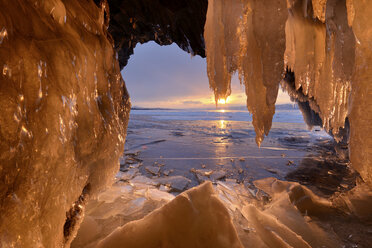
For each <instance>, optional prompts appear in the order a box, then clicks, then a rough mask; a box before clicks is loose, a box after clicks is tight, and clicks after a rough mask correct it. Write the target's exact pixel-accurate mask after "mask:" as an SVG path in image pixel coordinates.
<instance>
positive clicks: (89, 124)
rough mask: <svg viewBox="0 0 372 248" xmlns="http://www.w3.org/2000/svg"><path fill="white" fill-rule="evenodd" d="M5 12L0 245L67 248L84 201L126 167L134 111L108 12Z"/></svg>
mask: <svg viewBox="0 0 372 248" xmlns="http://www.w3.org/2000/svg"><path fill="white" fill-rule="evenodd" d="M0 9H1V11H0V30H1V31H0V66H1V74H0V81H1V83H0V105H1V110H2V111H0V148H1V156H0V199H1V201H0V246H1V247H63V246H64V245H65V246H66V247H68V244H69V243H70V242H71V240H72V238H73V237H74V233H76V231H77V228H78V227H79V222H80V221H81V220H82V217H83V216H82V215H83V213H84V211H83V209H84V206H83V205H84V201H85V199H86V198H88V197H89V196H94V195H95V193H96V192H98V191H100V190H101V189H103V188H104V187H106V185H107V184H111V182H112V179H113V177H114V175H115V174H116V172H117V171H118V169H119V163H118V158H119V156H120V155H121V154H122V151H123V148H124V140H125V135H126V126H127V121H128V117H129V116H128V112H129V109H130V103H129V97H128V94H127V92H126V89H125V85H124V81H123V80H122V78H121V74H120V68H119V65H118V62H117V58H116V55H115V53H114V50H113V47H112V42H111V41H110V37H109V35H108V34H107V20H105V18H104V11H105V9H104V7H102V8H101V9H100V8H98V7H97V6H96V5H95V4H94V2H93V1H75V0H64V1H60V0H47V1H38V0H36V1H8V0H1V1H0ZM83 191H84V192H83ZM70 210H71V211H70ZM66 213H67V215H68V216H69V219H68V221H66ZM65 222H66V224H65ZM64 227H65V228H64Z"/></svg>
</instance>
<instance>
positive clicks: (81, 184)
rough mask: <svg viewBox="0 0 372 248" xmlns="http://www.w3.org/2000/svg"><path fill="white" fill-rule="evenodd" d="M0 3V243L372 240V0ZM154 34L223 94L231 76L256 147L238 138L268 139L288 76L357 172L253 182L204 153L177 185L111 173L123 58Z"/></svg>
mask: <svg viewBox="0 0 372 248" xmlns="http://www.w3.org/2000/svg"><path fill="white" fill-rule="evenodd" d="M0 9H1V12H0V68H2V71H1V75H0V102H1V104H0V105H1V109H2V111H1V112H0V136H1V139H0V150H1V156H0V161H1V162H0V247H48V248H49V247H109V248H111V247H113V248H114V247H128V248H130V247H133V248H134V247H141V248H143V247H149V248H150V247H154V248H155V247H185V248H186V247H188V248H190V247H226V248H227V247H262V248H264V247H270V248H274V247H275V248H276V247H366V248H367V247H372V208H371V204H372V191H371V187H372V125H371V124H370V123H371V122H372V68H371V67H370V66H372V19H370V14H371V13H372V2H371V1H368V0H311V1H310V0H209V1H208V0H178V1H171V0H0ZM149 41H151V42H156V43H157V44H158V45H171V44H176V45H177V46H178V47H179V48H180V49H182V50H183V52H185V53H189V54H191V56H197V57H201V58H206V71H207V75H208V79H209V87H210V90H211V92H212V93H213V95H214V99H215V103H216V104H223V103H226V101H227V99H228V98H229V97H230V96H232V94H233V93H234V92H233V88H232V86H231V80H232V78H233V77H234V75H237V77H238V80H239V82H240V83H241V84H242V85H243V86H244V91H245V97H246V98H245V100H244V101H245V103H246V111H247V112H249V113H250V114H251V115H252V121H251V122H250V123H251V124H252V130H253V129H254V132H255V135H254V137H253V138H252V143H255V144H254V147H255V148H253V146H250V147H252V148H250V147H248V146H245V145H244V144H243V143H242V144H243V145H239V148H240V149H242V150H243V149H264V148H265V145H264V144H265V143H264V142H265V138H266V139H268V138H269V137H270V136H268V135H270V130H272V131H275V127H274V126H273V117H274V115H275V113H276V107H275V106H276V105H275V103H276V101H277V97H278V92H279V89H280V88H281V89H283V90H285V91H286V92H287V93H288V94H289V96H290V97H291V100H292V101H293V102H295V103H296V104H297V105H298V108H299V109H300V110H301V112H302V114H303V116H304V120H305V122H306V123H307V125H308V126H309V127H312V126H320V127H321V128H322V129H323V130H324V131H325V132H327V133H329V134H330V135H331V136H332V140H334V143H333V144H334V147H332V149H333V150H335V154H336V155H335V156H336V157H337V156H343V158H344V159H347V163H345V168H347V171H352V172H353V175H355V178H354V179H355V180H354V181H353V183H352V185H351V184H350V185H348V186H347V187H346V186H345V187H344V190H340V187H334V190H332V191H331V193H329V194H326V195H322V194H318V192H317V191H316V190H314V188H313V187H312V184H315V183H316V180H315V181H311V180H308V181H307V183H306V184H304V183H302V182H303V181H301V180H300V181H298V180H297V181H296V180H290V179H288V177H286V179H288V180H284V179H283V180H282V179H278V177H275V176H274V177H262V178H260V179H258V180H252V181H251V182H249V185H248V184H244V183H239V182H237V181H234V182H233V181H231V180H230V181H229V180H227V179H226V180H218V179H220V178H222V177H221V176H219V175H218V173H216V172H215V171H211V172H209V171H207V170H203V169H204V167H203V169H195V170H194V169H193V170H192V171H191V172H190V173H193V174H194V175H195V177H196V178H197V179H198V180H199V179H201V180H200V184H199V185H194V186H195V187H189V188H187V189H186V188H185V187H184V186H182V185H183V184H184V183H189V182H188V181H187V180H186V182H185V180H184V179H182V178H181V177H177V176H173V177H172V178H173V179H174V181H172V183H173V182H174V185H181V186H180V188H179V189H180V190H179V191H178V192H177V194H171V193H170V192H168V190H164V189H166V188H167V187H168V188H169V187H172V185H164V183H162V182H161V180H162V179H161V178H158V179H149V178H147V177H144V176H136V177H133V176H131V175H130V173H131V172H133V171H136V173H137V171H138V168H137V167H136V166H137V165H136V164H135V163H131V164H130V166H131V167H130V168H129V169H128V170H127V171H126V172H125V173H122V172H119V167H120V159H121V158H122V156H123V152H124V149H125V148H124V147H125V146H124V144H125V142H126V138H127V134H128V135H130V133H127V130H128V129H127V128H128V122H129V117H130V112H131V108H132V106H131V99H130V93H131V92H130V91H129V93H128V90H127V88H126V84H125V82H124V80H123V77H122V74H121V71H122V70H123V68H125V67H126V66H127V65H128V61H129V60H130V57H131V56H134V55H132V54H133V52H135V47H136V46H137V45H139V44H144V43H146V42H149ZM180 51H181V50H180ZM143 70H144V71H145V70H146V68H143ZM235 77H236V76H235ZM124 79H125V78H124ZM151 87H153V88H156V87H157V85H155V84H154V85H152V86H151ZM208 90H209V89H208ZM277 111H278V110H277ZM224 125H225V124H224V123H223V122H221V128H222V126H224ZM247 125H248V124H247ZM225 126H226V125H225ZM224 128H225V127H224ZM174 135H175V136H177V137H180V138H181V139H182V138H183V134H180V133H177V132H176V133H175V134H174ZM288 139H290V137H289V138H288ZM253 140H254V141H253ZM260 146H261V148H259V147H260ZM340 147H342V148H343V149H341V148H340ZM180 149H182V148H180ZM310 149H311V148H310ZM345 150H346V152H345ZM220 151H221V150H217V152H220ZM226 151H228V149H227V148H226V149H225V150H224V152H226ZM185 152H187V151H186V148H185ZM228 158H229V159H231V161H233V158H232V157H228ZM131 159H132V160H135V158H134V157H131ZM242 161H243V160H242ZM273 161H275V159H274V160H273ZM291 163H292V162H291ZM159 168H160V166H158V167H156V168H152V167H148V168H146V170H148V171H149V172H150V173H153V174H156V173H159V170H160V169H159ZM305 169H306V168H305ZM154 170H157V171H155V172H154ZM345 171H346V169H345ZM243 172H244V171H243V169H242V172H240V173H243ZM162 173H164V171H163V172H162ZM244 173H248V172H247V171H245V172H244ZM249 173H254V171H253V172H249ZM328 173H329V174H332V173H333V172H332V168H330V169H329V170H328ZM340 173H341V174H342V173H344V172H343V171H341V172H340ZM168 174H169V173H168ZM167 176H168V175H167ZM319 177H321V175H319ZM325 178H327V177H325ZM322 180H323V181H324V182H323V183H325V184H327V183H331V182H330V181H329V182H327V179H322ZM247 185H248V186H247ZM173 188H177V186H173ZM138 206H141V209H140V211H139V210H138Z"/></svg>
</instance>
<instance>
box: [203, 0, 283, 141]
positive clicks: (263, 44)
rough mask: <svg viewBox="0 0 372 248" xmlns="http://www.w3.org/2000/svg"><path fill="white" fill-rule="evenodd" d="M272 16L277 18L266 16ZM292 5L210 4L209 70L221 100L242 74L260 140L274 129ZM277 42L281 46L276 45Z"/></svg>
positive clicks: (246, 0)
mask: <svg viewBox="0 0 372 248" xmlns="http://www.w3.org/2000/svg"><path fill="white" fill-rule="evenodd" d="M266 15H270V16H271V18H262V17H263V16H266ZM286 18H287V9H286V3H285V2H284V3H282V2H276V3H273V4H269V5H265V4H264V3H263V2H262V1H254V0H234V1H229V2H226V1H223V0H212V1H209V7H208V13H207V21H206V24H205V33H204V37H205V41H206V54H207V66H208V67H207V69H208V77H209V81H210V87H211V88H212V89H213V90H214V92H215V98H216V102H217V101H218V99H220V98H223V99H225V98H226V97H227V96H229V95H230V88H231V87H230V81H231V75H232V74H233V73H234V72H235V71H238V72H239V78H240V79H241V83H243V84H244V85H245V88H246V94H247V107H248V110H249V111H250V112H251V113H252V115H253V125H254V126H255V131H256V135H257V136H256V142H257V144H258V145H260V144H261V142H262V140H263V137H264V135H267V134H268V132H269V130H270V128H271V121H272V117H273V115H274V112H275V101H276V98H277V94H278V85H279V82H280V79H281V77H282V70H283V62H282V61H283V59H282V58H283V53H284V49H285V32H284V24H285V20H286ZM274 44H275V45H274Z"/></svg>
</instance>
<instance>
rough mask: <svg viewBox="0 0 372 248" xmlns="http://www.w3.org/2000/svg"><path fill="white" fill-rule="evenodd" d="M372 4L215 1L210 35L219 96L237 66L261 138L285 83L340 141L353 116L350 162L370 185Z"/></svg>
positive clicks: (212, 77)
mask: <svg viewBox="0 0 372 248" xmlns="http://www.w3.org/2000/svg"><path fill="white" fill-rule="evenodd" d="M371 8H372V5H371V4H370V3H368V2H366V1H357V0H356V1H352V0H347V1H346V0H341V1H336V0H328V1H326V0H313V1H308V0H290V1H270V3H268V2H264V1H258V0H233V1H223V0H211V1H209V6H208V13H207V20H206V24H205V33H204V36H205V41H206V55H207V63H208V66H207V69H208V77H209V80H210V86H211V88H212V89H213V90H214V92H215V97H216V99H219V98H226V97H227V96H229V95H230V80H231V75H232V74H233V73H234V72H236V71H237V72H238V73H239V76H240V80H241V82H242V83H243V84H244V85H245V87H246V94H247V107H248V110H249V111H250V112H251V113H252V115H253V124H254V126H255V130H256V135H257V136H256V142H257V144H260V143H261V141H262V139H263V137H264V135H265V134H266V135H267V134H268V132H269V130H270V127H271V120H272V117H273V114H274V112H275V105H274V104H275V101H276V97H277V92H278V85H279V83H280V82H281V81H282V85H283V87H284V88H285V89H287V91H289V93H290V95H291V97H292V98H293V99H295V100H296V101H299V102H303V103H304V104H305V105H306V106H308V107H309V108H306V109H307V111H312V112H314V113H316V114H317V115H319V116H320V118H321V120H322V125H323V127H324V128H325V129H326V130H327V131H329V132H331V133H332V134H333V135H334V137H335V139H336V140H337V141H341V140H342V139H344V140H345V138H344V137H343V135H344V134H345V133H347V132H340V130H343V129H344V127H345V123H346V119H347V118H348V119H349V120H350V129H351V131H350V142H349V147H350V155H351V156H350V157H351V161H352V164H353V166H354V168H355V169H356V170H357V171H358V172H359V173H360V174H361V175H362V177H363V179H364V180H365V181H366V182H368V183H369V184H372V176H371V175H372V174H371V173H372V171H371V170H372V164H371V160H372V157H371V156H372V152H371V151H372V130H371V128H370V126H371V125H369V124H368V123H370V122H371V112H372V107H371V106H372V105H371V102H370V101H371V96H372V89H371V87H370V85H371V77H372V76H371V73H370V68H369V67H370V64H371V40H372V37H371V32H370V31H369V28H368V25H370V24H371V20H370V18H368V14H367V13H370V12H368V11H370V10H371ZM285 73H287V75H286V80H282V79H283V78H284V74H285ZM291 73H293V74H294V76H292V78H291V79H290V80H288V77H287V76H288V75H289V76H290V74H291ZM305 105H304V106H305ZM306 115H307V116H309V114H306ZM313 116H315V115H314V114H313ZM308 120H309V124H310V125H311V124H314V121H315V122H316V123H319V121H317V120H315V119H311V118H308Z"/></svg>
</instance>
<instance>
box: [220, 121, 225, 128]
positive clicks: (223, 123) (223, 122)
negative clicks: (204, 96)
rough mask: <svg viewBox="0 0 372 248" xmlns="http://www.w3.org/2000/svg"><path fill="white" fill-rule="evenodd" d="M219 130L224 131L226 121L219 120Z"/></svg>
mask: <svg viewBox="0 0 372 248" xmlns="http://www.w3.org/2000/svg"><path fill="white" fill-rule="evenodd" d="M220 128H221V129H225V128H226V121H224V120H220Z"/></svg>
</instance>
